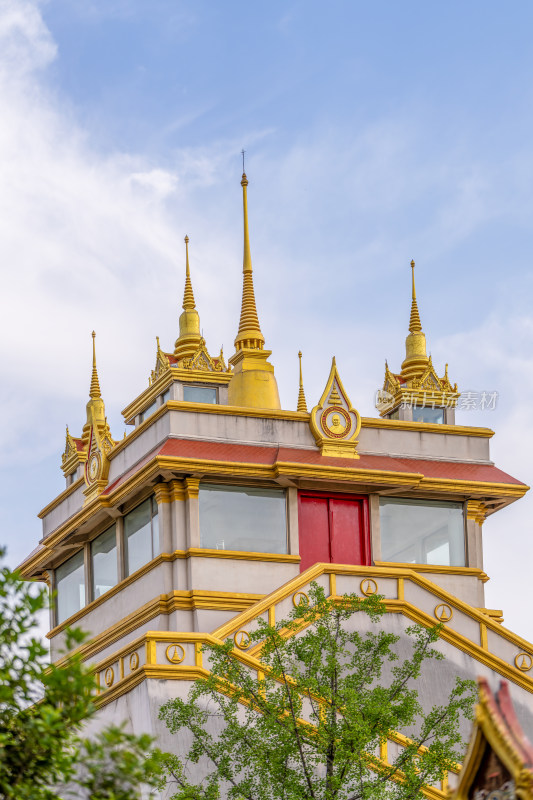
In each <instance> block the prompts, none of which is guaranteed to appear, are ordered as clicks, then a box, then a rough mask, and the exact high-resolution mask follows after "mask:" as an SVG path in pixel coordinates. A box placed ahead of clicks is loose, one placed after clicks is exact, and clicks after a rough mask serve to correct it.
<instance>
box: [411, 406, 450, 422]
mask: <svg viewBox="0 0 533 800" xmlns="http://www.w3.org/2000/svg"><path fill="white" fill-rule="evenodd" d="M413 422H432V423H433V424H434V425H444V409H443V408H424V407H423V406H413Z"/></svg>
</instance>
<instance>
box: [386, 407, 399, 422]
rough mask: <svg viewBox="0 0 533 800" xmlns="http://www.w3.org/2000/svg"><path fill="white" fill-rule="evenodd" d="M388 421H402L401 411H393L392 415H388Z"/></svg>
mask: <svg viewBox="0 0 533 800" xmlns="http://www.w3.org/2000/svg"><path fill="white" fill-rule="evenodd" d="M387 419H400V410H399V409H398V408H397V409H396V410H395V411H391V412H390V414H387Z"/></svg>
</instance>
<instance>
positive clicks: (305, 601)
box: [292, 592, 309, 608]
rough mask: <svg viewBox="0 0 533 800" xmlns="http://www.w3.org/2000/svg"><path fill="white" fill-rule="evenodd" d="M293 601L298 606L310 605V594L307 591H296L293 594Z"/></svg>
mask: <svg viewBox="0 0 533 800" xmlns="http://www.w3.org/2000/svg"><path fill="white" fill-rule="evenodd" d="M292 603H293V605H294V606H296V607H298V606H300V607H301V608H306V607H307V606H308V605H309V595H307V594H306V593H305V592H296V594H293V596H292Z"/></svg>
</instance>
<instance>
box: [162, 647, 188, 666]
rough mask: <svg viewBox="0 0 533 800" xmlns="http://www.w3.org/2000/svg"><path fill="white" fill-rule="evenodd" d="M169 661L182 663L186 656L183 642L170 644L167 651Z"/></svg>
mask: <svg viewBox="0 0 533 800" xmlns="http://www.w3.org/2000/svg"><path fill="white" fill-rule="evenodd" d="M165 655H166V657H167V661H170V663H171V664H181V662H182V661H183V659H184V658H185V649H184V648H183V647H182V646H181V644H169V646H168V647H167V649H166V653H165Z"/></svg>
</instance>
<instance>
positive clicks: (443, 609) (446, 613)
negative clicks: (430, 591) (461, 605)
mask: <svg viewBox="0 0 533 800" xmlns="http://www.w3.org/2000/svg"><path fill="white" fill-rule="evenodd" d="M433 613H434V614H435V616H436V618H437V619H438V620H439V621H440V622H449V621H450V620H451V618H452V617H453V609H452V608H451V607H450V606H449V605H447V604H446V603H440V605H438V606H435V611H434V612H433Z"/></svg>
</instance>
